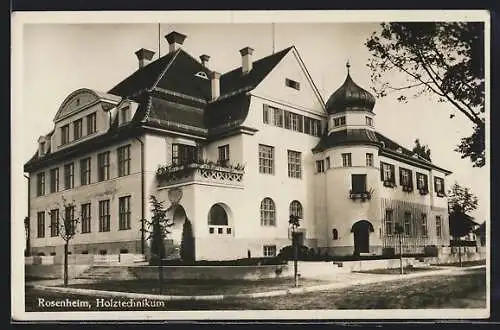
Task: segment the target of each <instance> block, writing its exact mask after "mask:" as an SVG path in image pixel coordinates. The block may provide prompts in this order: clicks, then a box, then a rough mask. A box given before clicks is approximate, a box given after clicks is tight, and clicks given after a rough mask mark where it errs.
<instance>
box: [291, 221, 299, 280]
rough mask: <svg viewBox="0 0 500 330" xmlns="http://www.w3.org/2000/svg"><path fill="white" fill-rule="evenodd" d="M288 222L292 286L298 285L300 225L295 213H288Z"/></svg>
mask: <svg viewBox="0 0 500 330" xmlns="http://www.w3.org/2000/svg"><path fill="white" fill-rule="evenodd" d="M288 224H289V225H290V226H292V246H293V279H294V287H296V288H297V287H298V286H299V268H298V254H299V251H298V239H297V228H298V227H300V218H299V217H298V216H297V215H294V214H290V219H289V220H288Z"/></svg>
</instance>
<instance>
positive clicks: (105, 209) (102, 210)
mask: <svg viewBox="0 0 500 330" xmlns="http://www.w3.org/2000/svg"><path fill="white" fill-rule="evenodd" d="M109 218H110V215H109V199H107V200H104V201H99V231H100V232H105V231H109V230H110V221H109Z"/></svg>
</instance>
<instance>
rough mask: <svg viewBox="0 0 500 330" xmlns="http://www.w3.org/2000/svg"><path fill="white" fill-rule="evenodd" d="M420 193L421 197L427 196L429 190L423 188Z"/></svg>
mask: <svg viewBox="0 0 500 330" xmlns="http://www.w3.org/2000/svg"><path fill="white" fill-rule="evenodd" d="M418 192H419V193H420V195H427V194H428V193H429V190H427V189H426V188H421V189H419V190H418Z"/></svg>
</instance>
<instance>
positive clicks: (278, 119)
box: [272, 108, 283, 127]
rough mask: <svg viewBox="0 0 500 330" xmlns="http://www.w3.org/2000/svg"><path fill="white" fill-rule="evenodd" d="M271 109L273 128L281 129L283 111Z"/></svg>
mask: <svg viewBox="0 0 500 330" xmlns="http://www.w3.org/2000/svg"><path fill="white" fill-rule="evenodd" d="M272 109H273V116H274V126H278V127H283V110H281V109H278V108H272Z"/></svg>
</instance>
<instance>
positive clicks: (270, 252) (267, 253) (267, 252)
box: [264, 245, 276, 257]
mask: <svg viewBox="0 0 500 330" xmlns="http://www.w3.org/2000/svg"><path fill="white" fill-rule="evenodd" d="M264 257H276V245H264Z"/></svg>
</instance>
